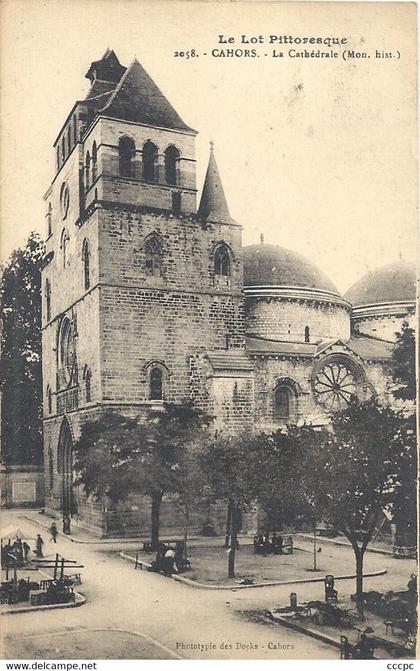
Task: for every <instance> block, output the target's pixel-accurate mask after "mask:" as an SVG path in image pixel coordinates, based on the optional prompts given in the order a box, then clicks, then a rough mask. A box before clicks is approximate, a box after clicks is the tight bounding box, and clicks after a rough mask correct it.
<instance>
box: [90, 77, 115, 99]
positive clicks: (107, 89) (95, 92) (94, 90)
mask: <svg viewBox="0 0 420 671" xmlns="http://www.w3.org/2000/svg"><path fill="white" fill-rule="evenodd" d="M116 86H117V85H116V84H114V83H113V82H102V81H99V80H97V79H95V81H94V82H93V84H92V86H91V87H90V89H89V91H88V94H87V96H86V98H85V100H90V99H92V98H97V97H98V96H103V95H105V94H106V93H108V94H109V95H111V93H112V92H113V91H114V90H115V87H116Z"/></svg>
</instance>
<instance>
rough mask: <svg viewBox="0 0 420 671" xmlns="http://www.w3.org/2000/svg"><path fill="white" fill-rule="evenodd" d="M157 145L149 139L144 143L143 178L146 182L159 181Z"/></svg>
mask: <svg viewBox="0 0 420 671" xmlns="http://www.w3.org/2000/svg"><path fill="white" fill-rule="evenodd" d="M157 153H158V150H157V147H156V145H155V144H153V142H151V141H150V140H147V142H145V144H144V145H143V179H144V181H145V182H157Z"/></svg>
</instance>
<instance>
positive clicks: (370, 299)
mask: <svg viewBox="0 0 420 671" xmlns="http://www.w3.org/2000/svg"><path fill="white" fill-rule="evenodd" d="M344 298H345V299H346V300H347V301H348V302H349V303H351V304H352V305H375V304H376V303H394V302H399V301H414V300H415V298H416V269H415V266H414V264H411V263H407V262H406V261H397V262H396V263H390V264H389V265H387V266H384V267H383V268H378V269H377V270H373V271H372V272H370V273H368V274H367V275H365V276H364V277H362V278H361V279H360V280H358V281H357V282H355V283H354V284H353V286H352V287H350V289H349V290H348V291H347V293H346V294H345V296H344Z"/></svg>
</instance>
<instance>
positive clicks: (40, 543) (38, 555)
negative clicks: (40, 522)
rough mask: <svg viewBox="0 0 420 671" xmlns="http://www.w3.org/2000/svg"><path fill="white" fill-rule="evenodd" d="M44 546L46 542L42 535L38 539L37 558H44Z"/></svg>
mask: <svg viewBox="0 0 420 671" xmlns="http://www.w3.org/2000/svg"><path fill="white" fill-rule="evenodd" d="M43 545H44V541H43V540H42V537H41V534H38V535H37V537H36V550H35V554H36V555H37V557H43V556H44V554H43V552H42V546H43Z"/></svg>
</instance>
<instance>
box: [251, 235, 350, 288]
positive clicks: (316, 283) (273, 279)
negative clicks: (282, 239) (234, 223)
mask: <svg viewBox="0 0 420 671" xmlns="http://www.w3.org/2000/svg"><path fill="white" fill-rule="evenodd" d="M243 253H244V286H286V287H309V288H312V289H321V290H324V291H330V292H332V293H334V294H336V295H338V296H339V295H340V294H339V293H338V290H337V288H336V287H335V286H334V284H333V283H332V282H331V280H329V279H328V277H327V276H326V275H325V274H324V273H323V272H322V271H321V270H319V268H317V267H316V266H315V265H314V264H313V263H311V262H310V261H308V259H306V258H305V257H304V256H301V254H297V252H292V251H290V250H289V249H284V247H278V246H277V245H266V244H260V245H250V246H249V247H244V249H243Z"/></svg>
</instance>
